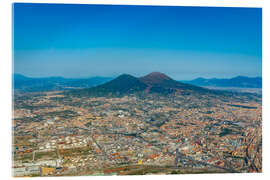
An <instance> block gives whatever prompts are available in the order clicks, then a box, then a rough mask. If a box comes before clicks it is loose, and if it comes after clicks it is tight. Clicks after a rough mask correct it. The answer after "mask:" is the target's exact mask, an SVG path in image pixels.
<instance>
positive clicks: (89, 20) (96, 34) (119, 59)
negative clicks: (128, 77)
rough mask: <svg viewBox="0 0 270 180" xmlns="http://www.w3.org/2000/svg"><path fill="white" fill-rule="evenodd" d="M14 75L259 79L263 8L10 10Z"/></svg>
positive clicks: (56, 7) (53, 7) (36, 7)
mask: <svg viewBox="0 0 270 180" xmlns="http://www.w3.org/2000/svg"><path fill="white" fill-rule="evenodd" d="M13 13H14V15H13V48H14V72H15V73H21V74H24V75H26V76H31V77H44V76H63V77H91V76H117V75H120V74H122V73H129V74H132V75H135V76H142V75H145V74H147V73H150V72H153V71H160V72H163V73H166V74H168V75H169V76H171V77H173V78H174V79H178V80H189V79H193V78H197V77H206V78H211V77H218V78H230V77H233V76H237V75H244V76H261V73H262V10H261V9H260V8H216V7H164V6H110V5H68V4H66V5H64V4H21V3H19V4H14V5H13Z"/></svg>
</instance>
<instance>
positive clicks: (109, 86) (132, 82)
mask: <svg viewBox="0 0 270 180" xmlns="http://www.w3.org/2000/svg"><path fill="white" fill-rule="evenodd" d="M146 88H147V85H146V84H144V83H143V82H141V81H140V80H139V79H138V78H136V77H134V76H131V75H128V74H123V75H120V76H118V77H117V78H116V79H114V80H111V81H109V82H107V83H105V84H102V85H99V86H96V87H93V88H87V89H83V90H73V91H71V92H70V93H71V94H73V95H81V96H84V95H88V96H121V95H125V94H133V93H136V92H142V91H144V90H145V89H146Z"/></svg>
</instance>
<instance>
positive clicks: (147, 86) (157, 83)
mask: <svg viewBox="0 0 270 180" xmlns="http://www.w3.org/2000/svg"><path fill="white" fill-rule="evenodd" d="M210 91H211V90H208V89H206V88H201V87H198V86H194V85H189V84H185V83H181V82H178V81H176V80H173V79H172V78H170V77H168V76H167V75H165V74H163V73H160V72H153V73H150V74H148V75H146V76H143V77H139V78H137V77H134V76H132V75H129V74H123V75H120V76H118V77H117V78H115V79H113V80H111V81H109V82H107V83H104V84H101V85H99V86H96V87H92V88H86V89H80V90H71V91H69V92H67V94H72V95H78V96H85V95H86V96H123V95H129V94H154V93H155V94H161V95H169V94H173V93H180V94H190V93H197V92H199V93H207V92H210Z"/></svg>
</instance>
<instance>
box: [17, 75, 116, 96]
mask: <svg viewBox="0 0 270 180" xmlns="http://www.w3.org/2000/svg"><path fill="white" fill-rule="evenodd" d="M112 79H113V78H110V77H91V78H63V77H44V78H31V77H26V76H24V75H21V74H13V88H14V90H15V91H20V92H35V91H52V90H66V89H76V88H88V87H94V86H97V85H100V84H103V83H105V82H108V81H110V80H112Z"/></svg>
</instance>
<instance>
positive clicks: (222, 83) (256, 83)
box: [182, 76, 262, 88]
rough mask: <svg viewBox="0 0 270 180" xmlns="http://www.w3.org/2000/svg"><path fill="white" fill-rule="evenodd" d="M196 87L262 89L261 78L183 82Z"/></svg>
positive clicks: (199, 79) (240, 77) (239, 77)
mask: <svg viewBox="0 0 270 180" xmlns="http://www.w3.org/2000/svg"><path fill="white" fill-rule="evenodd" d="M182 82H185V83H189V84H193V85H196V86H214V87H237V88H262V78H261V77H245V76H237V77H234V78H231V79H217V78H212V79H205V78H197V79H194V80H191V81H182Z"/></svg>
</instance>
